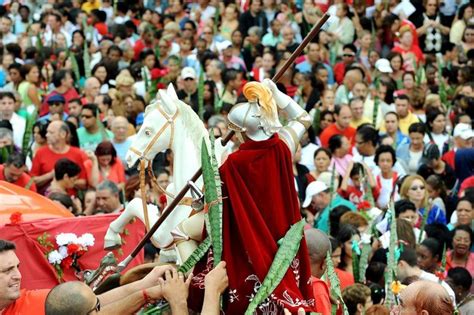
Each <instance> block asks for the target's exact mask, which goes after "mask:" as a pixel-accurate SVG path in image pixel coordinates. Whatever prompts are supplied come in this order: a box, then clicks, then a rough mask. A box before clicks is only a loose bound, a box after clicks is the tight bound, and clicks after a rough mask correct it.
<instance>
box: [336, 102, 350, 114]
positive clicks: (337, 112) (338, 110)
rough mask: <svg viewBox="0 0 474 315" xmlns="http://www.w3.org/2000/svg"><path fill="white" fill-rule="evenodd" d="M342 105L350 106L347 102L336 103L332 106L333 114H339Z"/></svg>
mask: <svg viewBox="0 0 474 315" xmlns="http://www.w3.org/2000/svg"><path fill="white" fill-rule="evenodd" d="M343 107H348V108H350V107H349V105H347V104H337V105H335V106H334V114H335V115H338V116H339V113H340V112H341V109H342V108H343Z"/></svg>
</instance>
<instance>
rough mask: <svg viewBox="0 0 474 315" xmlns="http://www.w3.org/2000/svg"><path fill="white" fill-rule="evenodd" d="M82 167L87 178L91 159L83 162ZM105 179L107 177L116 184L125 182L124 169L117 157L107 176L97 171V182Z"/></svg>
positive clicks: (90, 171)
mask: <svg viewBox="0 0 474 315" xmlns="http://www.w3.org/2000/svg"><path fill="white" fill-rule="evenodd" d="M84 168H85V170H86V174H87V178H89V177H90V175H91V173H92V161H91V160H90V159H88V160H87V161H85V162H84ZM105 179H108V180H110V181H112V182H114V183H116V184H120V183H125V170H124V168H123V164H122V162H121V161H120V159H119V158H117V160H116V162H115V164H113V165H112V166H111V167H110V171H109V175H108V176H107V178H104V177H103V175H102V173H101V172H99V183H100V182H102V181H103V180H105Z"/></svg>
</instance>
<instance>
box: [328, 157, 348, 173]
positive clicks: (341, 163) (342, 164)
mask: <svg viewBox="0 0 474 315" xmlns="http://www.w3.org/2000/svg"><path fill="white" fill-rule="evenodd" d="M350 161H352V155H350V154H346V155H344V156H343V157H342V158H338V157H335V156H333V157H332V159H331V165H332V167H334V166H335V167H336V172H337V173H338V174H339V175H341V176H344V174H345V173H346V170H347V166H348V165H349V162H350Z"/></svg>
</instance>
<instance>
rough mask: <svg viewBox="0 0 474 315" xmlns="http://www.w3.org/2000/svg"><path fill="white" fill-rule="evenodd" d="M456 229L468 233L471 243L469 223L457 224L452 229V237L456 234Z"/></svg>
mask: <svg viewBox="0 0 474 315" xmlns="http://www.w3.org/2000/svg"><path fill="white" fill-rule="evenodd" d="M457 231H464V232H467V233H468V234H469V238H470V239H471V244H472V229H471V227H470V226H469V225H467V224H463V225H459V226H457V227H455V228H454V230H453V238H454V235H456V232H457Z"/></svg>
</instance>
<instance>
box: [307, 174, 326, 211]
mask: <svg viewBox="0 0 474 315" xmlns="http://www.w3.org/2000/svg"><path fill="white" fill-rule="evenodd" d="M327 189H328V186H326V184H325V183H323V182H320V181H318V180H317V181H315V182H311V183H309V185H308V186H307V187H306V198H305V199H304V202H303V208H307V207H309V205H310V204H311V200H312V199H313V196H314V195H317V194H319V193H320V192H323V191H325V190H327Z"/></svg>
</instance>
